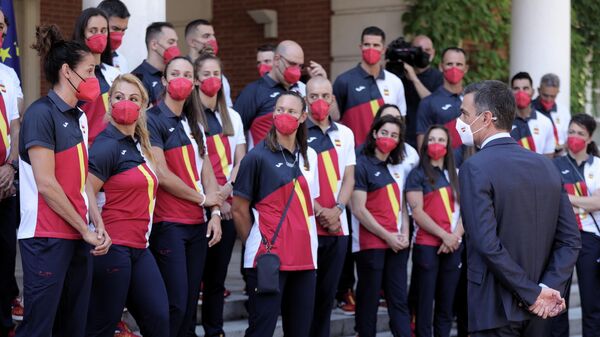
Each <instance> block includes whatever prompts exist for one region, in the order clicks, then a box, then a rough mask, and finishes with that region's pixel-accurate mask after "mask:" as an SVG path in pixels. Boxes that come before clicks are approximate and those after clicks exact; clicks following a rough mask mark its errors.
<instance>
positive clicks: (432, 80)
mask: <svg viewBox="0 0 600 337" xmlns="http://www.w3.org/2000/svg"><path fill="white" fill-rule="evenodd" d="M434 57H435V49H434V48H433V42H431V39H430V38H429V37H427V36H425V35H417V36H416V37H415V38H414V39H413V40H412V43H410V44H409V43H408V42H406V41H404V39H403V38H401V37H400V38H398V39H396V40H395V41H393V42H392V43H390V45H389V47H388V51H387V55H386V58H387V59H388V63H387V66H386V69H387V70H388V71H390V72H392V73H394V74H396V75H397V76H398V77H400V79H401V80H402V83H403V84H404V92H405V96H406V125H407V129H406V142H407V143H409V144H410V145H411V146H413V147H416V146H417V130H416V128H417V109H418V108H419V102H421V99H423V98H425V97H427V96H429V95H431V93H432V92H434V91H435V90H436V89H437V88H439V87H440V86H441V85H442V84H443V83H444V77H443V75H442V73H441V72H440V71H439V70H438V69H436V68H435V67H431V61H433V58H434Z"/></svg>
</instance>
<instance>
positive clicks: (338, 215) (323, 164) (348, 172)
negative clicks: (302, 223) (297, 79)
mask: <svg viewBox="0 0 600 337" xmlns="http://www.w3.org/2000/svg"><path fill="white" fill-rule="evenodd" d="M305 99H306V103H307V106H308V107H309V109H308V110H309V112H310V113H309V115H308V120H307V121H306V126H307V127H308V146H310V147H311V148H312V149H313V150H315V152H316V153H317V155H318V164H319V165H318V170H319V191H320V193H319V194H320V196H319V198H317V199H316V200H315V216H316V220H317V234H318V236H319V249H318V252H317V263H318V266H317V287H316V293H315V309H314V315H313V321H312V326H311V329H310V336H311V337H328V336H329V333H330V331H329V330H330V316H331V309H332V306H333V299H334V298H335V293H336V289H337V285H338V282H339V279H340V275H341V273H342V267H343V265H344V259H345V256H346V250H347V248H348V240H349V233H350V232H349V229H348V220H347V217H346V204H347V203H348V200H349V199H350V195H351V193H352V190H353V189H354V165H355V164H356V157H355V154H354V134H353V133H352V131H351V130H350V129H349V128H347V127H346V126H344V125H342V124H338V123H336V122H334V121H332V120H331V117H330V111H331V105H332V103H333V102H334V101H335V98H334V96H333V88H332V86H331V82H329V80H327V78H325V77H323V76H316V77H313V78H311V79H310V80H309V81H308V83H307V84H306V97H305Z"/></svg>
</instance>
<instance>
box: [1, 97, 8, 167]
mask: <svg viewBox="0 0 600 337" xmlns="http://www.w3.org/2000/svg"><path fill="white" fill-rule="evenodd" d="M9 134H10V121H9V120H8V111H6V105H5V104H4V97H3V96H2V95H0V136H2V143H0V165H4V163H5V162H6V156H7V152H8V149H9V147H10V140H9Z"/></svg>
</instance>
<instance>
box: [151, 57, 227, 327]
mask: <svg viewBox="0 0 600 337" xmlns="http://www.w3.org/2000/svg"><path fill="white" fill-rule="evenodd" d="M194 79H195V76H194V67H193V65H192V63H191V62H190V61H189V60H188V59H186V58H184V57H181V56H178V57H175V58H173V59H172V60H171V61H169V62H168V63H167V64H166V66H165V72H164V74H163V78H162V81H163V85H164V86H165V88H166V92H165V94H164V99H163V100H162V101H161V102H160V103H159V104H158V105H157V106H155V107H153V108H152V109H150V110H149V111H148V129H149V131H150V142H151V144H152V155H153V157H154V160H155V163H156V173H157V176H158V182H159V188H158V192H157V197H156V207H155V209H154V219H153V222H154V225H153V227H152V233H151V235H150V249H151V250H152V252H153V253H154V257H155V258H156V262H157V263H158V267H159V269H160V272H161V274H162V277H163V279H164V281H165V286H166V288H167V294H168V297H169V313H170V337H183V336H185V335H186V333H187V332H188V330H189V329H190V328H191V326H192V325H194V324H195V322H193V321H192V317H193V316H194V312H195V311H196V308H197V306H198V304H197V303H198V292H199V291H200V282H201V280H202V272H203V271H204V263H205V261H206V252H207V249H208V247H211V246H214V245H215V244H217V243H218V242H219V240H221V212H220V211H219V207H220V206H221V204H222V203H223V199H224V197H222V194H221V193H219V187H218V184H217V180H216V178H215V174H214V173H213V169H212V165H211V163H210V161H208V155H207V151H206V145H205V144H206V140H205V137H204V131H203V129H202V126H201V125H200V124H199V123H198V116H197V114H196V113H195V111H194V109H192V104H191V103H190V101H191V98H190V94H191V92H192V90H193V82H194ZM205 207H206V208H209V209H210V211H211V213H210V220H209V218H208V216H207V214H206V211H205Z"/></svg>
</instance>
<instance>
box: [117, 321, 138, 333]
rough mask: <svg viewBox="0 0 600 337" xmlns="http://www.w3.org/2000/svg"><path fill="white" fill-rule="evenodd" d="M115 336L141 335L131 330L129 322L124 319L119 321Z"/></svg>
mask: <svg viewBox="0 0 600 337" xmlns="http://www.w3.org/2000/svg"><path fill="white" fill-rule="evenodd" d="M114 337H140V336H138V335H136V334H134V333H133V332H131V329H129V327H128V326H127V324H125V322H123V321H120V322H119V323H117V328H116V329H115V336H114Z"/></svg>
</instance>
